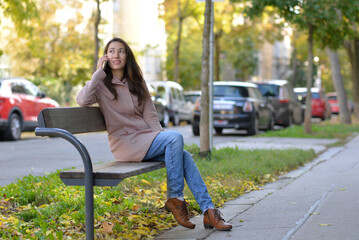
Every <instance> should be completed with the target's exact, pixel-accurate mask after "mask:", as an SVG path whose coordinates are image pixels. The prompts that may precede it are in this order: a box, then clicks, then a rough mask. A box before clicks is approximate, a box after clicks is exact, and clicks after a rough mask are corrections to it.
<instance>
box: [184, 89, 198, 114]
mask: <svg viewBox="0 0 359 240" xmlns="http://www.w3.org/2000/svg"><path fill="white" fill-rule="evenodd" d="M199 97H201V91H186V92H184V99H185V100H186V101H187V102H188V103H190V104H191V105H192V106H191V109H192V111H193V110H194V107H195V103H196V100H197V99H198V98H199Z"/></svg>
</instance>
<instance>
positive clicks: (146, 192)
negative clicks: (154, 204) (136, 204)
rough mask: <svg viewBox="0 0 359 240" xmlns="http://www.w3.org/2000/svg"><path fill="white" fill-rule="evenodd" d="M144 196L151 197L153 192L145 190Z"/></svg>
mask: <svg viewBox="0 0 359 240" xmlns="http://www.w3.org/2000/svg"><path fill="white" fill-rule="evenodd" d="M145 194H147V195H151V194H153V191H151V190H145Z"/></svg>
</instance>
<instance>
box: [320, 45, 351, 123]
mask: <svg viewBox="0 0 359 240" xmlns="http://www.w3.org/2000/svg"><path fill="white" fill-rule="evenodd" d="M326 51H327V54H328V56H329V60H330V67H331V69H332V80H333V84H334V88H335V91H336V92H337V95H338V102H339V117H340V123H344V124H350V123H351V119H350V112H349V109H348V100H347V94H346V92H345V89H344V83H343V77H342V74H341V73H340V62H339V57H338V53H337V52H336V51H334V50H332V49H330V48H329V47H326Z"/></svg>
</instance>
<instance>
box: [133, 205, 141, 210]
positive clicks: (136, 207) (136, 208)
mask: <svg viewBox="0 0 359 240" xmlns="http://www.w3.org/2000/svg"><path fill="white" fill-rule="evenodd" d="M140 208H141V206H140V205H138V204H135V205H133V207H132V210H133V211H138V210H139V209H140Z"/></svg>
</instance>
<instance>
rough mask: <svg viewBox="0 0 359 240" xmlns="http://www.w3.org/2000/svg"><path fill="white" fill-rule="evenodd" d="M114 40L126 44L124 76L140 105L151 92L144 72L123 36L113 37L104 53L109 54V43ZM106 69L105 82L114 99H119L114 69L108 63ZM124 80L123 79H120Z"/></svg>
mask: <svg viewBox="0 0 359 240" xmlns="http://www.w3.org/2000/svg"><path fill="white" fill-rule="evenodd" d="M112 42H120V43H122V44H123V45H124V46H125V52H126V65H125V70H124V76H123V77H124V78H126V80H127V83H128V88H129V90H130V92H131V93H132V94H133V95H135V96H137V98H138V105H139V106H140V105H141V104H142V103H143V102H144V100H145V99H146V97H148V96H149V92H148V90H147V87H146V83H145V80H144V79H143V74H142V71H141V68H140V66H139V65H138V63H137V61H136V58H135V56H134V55H133V52H132V50H131V48H130V46H129V45H128V44H127V43H126V42H125V41H124V40H123V39H121V38H113V39H111V40H110V41H109V42H108V43H107V44H106V46H105V49H104V54H107V50H108V47H109V45H110V44H111V43H112ZM104 71H105V73H106V77H105V79H104V84H105V86H106V87H107V88H108V90H109V91H110V92H111V93H112V94H113V96H114V99H113V100H116V99H117V92H116V89H115V87H114V85H113V84H112V78H113V75H112V70H111V67H110V65H109V64H108V63H107V64H106V65H105V68H104ZM120 80H122V79H120Z"/></svg>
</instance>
